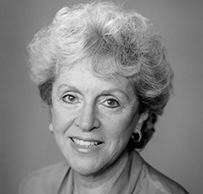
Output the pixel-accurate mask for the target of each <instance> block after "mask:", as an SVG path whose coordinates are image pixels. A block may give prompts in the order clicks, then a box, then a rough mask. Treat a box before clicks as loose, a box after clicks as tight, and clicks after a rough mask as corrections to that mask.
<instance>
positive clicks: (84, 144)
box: [70, 137, 103, 148]
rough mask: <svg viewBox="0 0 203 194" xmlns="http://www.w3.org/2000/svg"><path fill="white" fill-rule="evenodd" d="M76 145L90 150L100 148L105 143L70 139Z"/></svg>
mask: <svg viewBox="0 0 203 194" xmlns="http://www.w3.org/2000/svg"><path fill="white" fill-rule="evenodd" d="M70 139H71V140H72V141H73V142H74V143H75V144H76V145H78V146H80V147H84V148H90V147H95V146H98V145H100V144H102V143H103V142H100V141H94V140H82V139H78V138H73V137H71V138H70Z"/></svg>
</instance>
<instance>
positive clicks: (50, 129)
mask: <svg viewBox="0 0 203 194" xmlns="http://www.w3.org/2000/svg"><path fill="white" fill-rule="evenodd" d="M49 131H50V132H51V133H53V132H54V129H53V124H52V123H51V124H50V125H49Z"/></svg>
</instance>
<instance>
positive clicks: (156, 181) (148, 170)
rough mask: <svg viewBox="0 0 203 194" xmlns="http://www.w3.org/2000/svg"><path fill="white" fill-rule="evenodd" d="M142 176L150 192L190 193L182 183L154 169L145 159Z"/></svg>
mask: <svg viewBox="0 0 203 194" xmlns="http://www.w3.org/2000/svg"><path fill="white" fill-rule="evenodd" d="M141 176H142V180H143V179H144V180H145V181H144V182H145V184H147V186H148V188H149V191H150V192H151V191H154V193H156V194H174V193H178V194H188V192H187V191H186V190H185V189H184V188H183V187H182V186H181V185H179V184H178V183H177V182H175V181H174V180H172V179H170V178H169V177H167V176H165V175H164V174H162V173H161V172H159V171H158V170H156V169H154V168H153V167H152V166H150V165H149V164H148V163H146V162H145V161H144V160H143V163H142V171H141ZM145 186H146V185H145Z"/></svg>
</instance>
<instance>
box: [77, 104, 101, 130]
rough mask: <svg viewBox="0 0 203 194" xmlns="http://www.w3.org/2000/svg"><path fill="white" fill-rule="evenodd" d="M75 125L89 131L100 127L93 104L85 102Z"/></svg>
mask: <svg viewBox="0 0 203 194" xmlns="http://www.w3.org/2000/svg"><path fill="white" fill-rule="evenodd" d="M76 125H77V126H78V127H79V128H80V129H81V130H83V131H91V130H94V129H98V128H99V127H100V121H99V119H98V118H97V117H96V110H95V107H94V105H91V104H85V105H84V106H83V108H82V110H81V111H80V112H79V116H78V117H77V119H76Z"/></svg>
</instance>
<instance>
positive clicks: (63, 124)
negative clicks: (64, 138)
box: [52, 107, 74, 133]
mask: <svg viewBox="0 0 203 194" xmlns="http://www.w3.org/2000/svg"><path fill="white" fill-rule="evenodd" d="M73 122H74V117H73V115H72V114H68V113H67V111H66V112H65V111H64V110H61V109H57V108H56V107H53V108H52V123H53V127H54V131H55V132H57V133H64V132H65V131H66V130H67V129H68V128H69V127H70V126H71V125H72V124H73Z"/></svg>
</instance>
